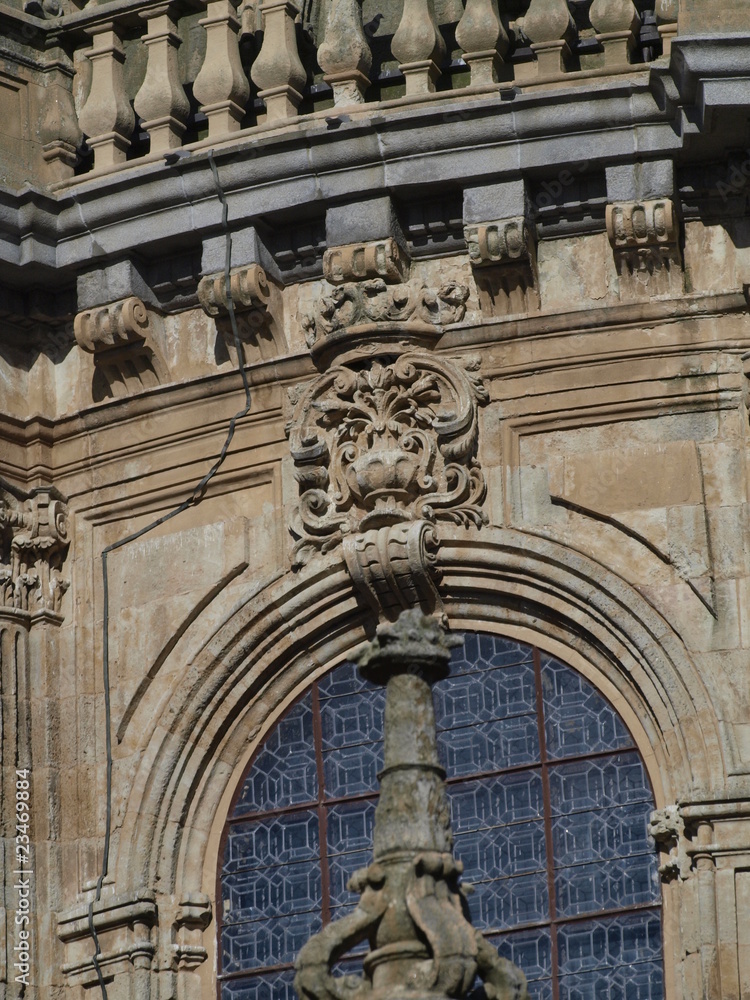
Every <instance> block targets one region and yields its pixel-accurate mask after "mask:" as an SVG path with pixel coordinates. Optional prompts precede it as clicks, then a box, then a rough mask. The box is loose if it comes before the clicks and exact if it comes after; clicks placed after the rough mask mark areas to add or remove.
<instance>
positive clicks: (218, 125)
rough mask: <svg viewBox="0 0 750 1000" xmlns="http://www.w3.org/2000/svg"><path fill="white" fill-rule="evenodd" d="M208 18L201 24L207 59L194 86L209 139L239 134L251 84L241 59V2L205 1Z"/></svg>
mask: <svg viewBox="0 0 750 1000" xmlns="http://www.w3.org/2000/svg"><path fill="white" fill-rule="evenodd" d="M204 2H205V3H206V17H204V18H202V19H201V21H200V22H199V23H200V24H201V25H202V26H203V27H204V28H205V29H206V55H205V58H204V60H203V65H202V66H201V69H200V72H199V73H198V76H197V77H196V78H195V83H194V84H193V95H194V96H195V98H196V99H197V100H198V101H200V104H201V111H202V112H203V113H204V114H205V116H206V117H207V118H208V136H209V138H210V139H213V138H215V137H216V136H220V135H226V134H227V133H229V132H236V131H237V130H238V129H239V128H240V127H241V124H242V119H243V118H244V116H245V105H246V104H247V100H248V98H249V96H250V84H249V83H248V82H247V77H246V76H245V71H244V69H243V68H242V61H241V59H240V50H239V44H238V41H237V32H238V31H239V29H240V22H239V20H238V18H237V15H236V13H235V7H236V6H237V4H238V3H239V0H204Z"/></svg>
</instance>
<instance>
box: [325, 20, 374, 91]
mask: <svg viewBox="0 0 750 1000" xmlns="http://www.w3.org/2000/svg"><path fill="white" fill-rule="evenodd" d="M318 63H319V64H320V68H321V69H322V70H323V72H324V73H325V76H324V77H323V79H324V80H325V81H326V83H330V84H331V86H332V87H333V103H334V104H335V105H336V106H340V105H346V104H361V103H362V102H363V101H364V99H365V91H366V90H367V88H368V87H369V86H370V78H369V77H368V75H367V74H368V72H369V70H370V66H371V65H372V53H371V52H370V45H369V43H368V41H367V38H366V37H365V33H364V31H363V30H362V0H333V4H332V5H331V9H330V12H329V15H328V24H327V26H326V35H325V39H324V41H323V44H322V45H321V46H320V48H319V49H318Z"/></svg>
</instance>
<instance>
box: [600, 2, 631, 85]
mask: <svg viewBox="0 0 750 1000" xmlns="http://www.w3.org/2000/svg"><path fill="white" fill-rule="evenodd" d="M589 19H590V21H591V24H592V26H593V28H594V31H596V38H597V41H598V42H599V43H600V44H601V45H602V46H603V48H604V66H605V68H607V69H609V68H610V67H613V66H623V65H625V66H626V65H627V64H628V63H629V62H630V56H631V53H632V51H633V49H634V48H635V32H636V31H637V30H638V28H639V27H640V24H641V19H640V17H639V16H638V11H637V10H636V9H635V7H634V6H633V2H632V0H594V3H593V4H592V5H591V10H590V11H589Z"/></svg>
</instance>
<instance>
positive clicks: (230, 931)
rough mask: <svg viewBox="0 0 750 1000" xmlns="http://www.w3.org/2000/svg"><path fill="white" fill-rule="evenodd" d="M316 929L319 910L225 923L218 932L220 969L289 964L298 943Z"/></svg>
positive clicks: (255, 967) (319, 925) (224, 970)
mask: <svg viewBox="0 0 750 1000" xmlns="http://www.w3.org/2000/svg"><path fill="white" fill-rule="evenodd" d="M320 928H321V920H320V912H309V913H297V914H294V915H293V916H291V917H275V918H272V919H270V920H256V921H253V922H252V923H242V924H225V925H224V927H223V929H222V933H221V957H222V964H221V968H222V972H225V973H227V972H242V971H244V970H245V969H248V970H249V969H262V968H264V967H266V966H269V965H284V964H286V963H287V962H288V963H290V964H291V963H292V962H294V959H295V957H296V955H297V952H298V951H299V950H300V948H301V947H302V945H303V944H304V943H305V942H306V941H307V940H308V939H309V938H310V936H311V935H312V934H315V933H316V932H317V931H319V930H320Z"/></svg>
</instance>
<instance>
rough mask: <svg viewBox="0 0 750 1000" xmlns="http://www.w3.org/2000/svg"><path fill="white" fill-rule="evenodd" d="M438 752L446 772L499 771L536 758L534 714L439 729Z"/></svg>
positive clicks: (537, 742)
mask: <svg viewBox="0 0 750 1000" xmlns="http://www.w3.org/2000/svg"><path fill="white" fill-rule="evenodd" d="M438 752H439V753H440V757H441V760H442V761H443V766H444V767H445V769H446V771H447V772H448V774H449V776H452V777H458V776H463V775H466V776H468V775H470V774H477V773H479V774H481V773H482V772H484V771H499V770H502V769H504V768H508V767H517V766H518V765H519V764H534V763H536V762H537V761H538V760H539V733H538V730H537V724H536V718H535V717H534V716H533V715H522V716H517V717H514V718H511V719H500V720H498V721H497V722H486V723H483V724H480V725H476V726H467V727H464V728H462V729H450V730H445V731H444V732H441V733H438Z"/></svg>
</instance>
